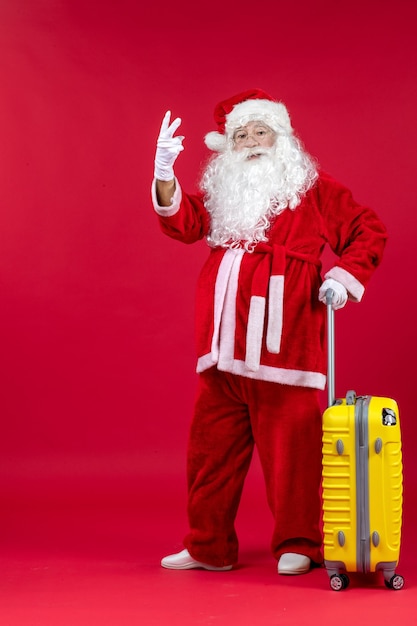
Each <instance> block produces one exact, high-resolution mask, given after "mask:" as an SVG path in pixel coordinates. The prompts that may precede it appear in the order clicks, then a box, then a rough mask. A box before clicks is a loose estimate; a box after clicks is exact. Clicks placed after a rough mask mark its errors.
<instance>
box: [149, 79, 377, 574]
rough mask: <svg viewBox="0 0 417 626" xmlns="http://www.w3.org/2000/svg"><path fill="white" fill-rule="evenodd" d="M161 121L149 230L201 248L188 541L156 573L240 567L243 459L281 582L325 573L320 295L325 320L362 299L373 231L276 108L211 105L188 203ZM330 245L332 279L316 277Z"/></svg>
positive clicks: (267, 100) (176, 139)
mask: <svg viewBox="0 0 417 626" xmlns="http://www.w3.org/2000/svg"><path fill="white" fill-rule="evenodd" d="M170 115H171V114H170V112H169V111H168V112H167V113H166V115H165V117H164V119H163V122H162V126H161V131H160V134H159V138H158V142H157V149H156V156H155V178H154V182H153V185H152V200H153V206H154V208H155V211H156V213H157V215H158V216H159V221H160V225H161V227H162V230H163V231H164V232H165V233H166V234H167V235H168V236H170V237H173V238H175V239H179V240H180V241H183V242H186V243H192V242H195V241H197V240H199V239H201V238H205V239H206V241H207V243H208V245H209V248H210V254H209V257H208V259H207V261H206V263H205V265H204V267H203V269H202V272H201V274H200V279H199V282H198V287H197V311H196V313H197V315H196V323H197V371H198V373H199V381H198V392H197V398H196V402H195V409H194V416H193V420H192V423H191V429H190V437H189V445H188V459H187V478H188V519H189V526H190V528H189V532H188V534H187V535H186V537H185V538H184V546H185V549H184V550H182V551H181V552H179V553H177V554H172V555H169V556H167V557H165V558H163V559H162V561H161V565H162V566H163V567H166V568H169V569H192V568H203V569H207V570H213V571H222V570H229V569H231V568H232V567H233V565H234V564H236V563H237V560H238V538H237V535H236V531H235V525H234V522H235V517H236V513H237V509H238V505H239V501H240V497H241V493H242V489H243V485H244V480H245V477H246V474H247V472H248V469H249V466H250V462H251V458H252V453H253V450H254V446H255V445H256V447H257V450H258V453H259V458H260V461H261V465H262V469H263V473H264V478H265V485H266V492H267V499H268V504H269V506H270V509H271V511H272V514H273V518H274V530H273V535H272V540H271V550H272V554H273V555H274V557H275V558H276V559H277V561H278V572H279V573H280V574H301V573H305V572H307V571H308V570H309V569H310V568H311V567H312V566H313V565H317V564H320V563H321V562H322V554H321V544H322V537H321V532H320V498H319V487H320V480H321V411H320V405H319V398H318V391H319V390H321V389H323V388H324V387H325V384H326V358H325V349H324V348H325V346H324V335H325V333H324V328H325V307H324V306H323V304H322V303H323V302H324V300H325V294H326V291H327V290H328V288H331V289H332V291H333V302H332V305H333V308H340V307H342V306H344V305H345V304H346V302H347V301H348V300H351V301H353V302H359V301H360V300H361V298H362V296H363V293H364V290H365V287H366V285H367V284H368V281H369V279H370V277H371V275H372V273H373V271H374V270H375V268H376V267H377V265H378V264H379V262H380V260H381V257H382V253H383V249H384V245H385V241H386V232H385V228H384V226H383V225H382V223H381V222H380V220H379V219H378V217H377V215H376V214H375V213H374V212H373V211H372V210H371V209H369V208H367V207H364V206H362V205H360V204H359V203H357V202H356V201H355V200H354V199H353V197H352V194H351V193H350V191H349V190H348V189H346V187H344V186H343V185H341V184H339V183H338V182H336V181H335V180H334V179H333V178H331V177H330V176H328V175H327V174H325V173H324V172H321V171H320V170H319V168H318V167H317V165H316V163H315V161H314V160H313V159H312V158H311V157H310V156H309V155H308V154H307V153H306V151H305V150H304V148H303V146H302V144H301V142H300V141H299V139H298V138H297V137H296V136H295V134H294V132H293V128H292V125H291V121H290V117H289V114H288V111H287V109H286V107H285V106H284V104H282V103H281V102H277V101H276V100H274V99H273V98H271V96H269V95H268V94H266V93H265V92H263V91H261V90H259V89H253V90H249V91H246V92H244V93H241V94H238V95H237V96H234V97H232V98H229V99H227V100H225V101H223V102H221V103H220V104H218V105H217V107H216V108H215V113H214V117H215V121H216V124H217V129H216V130H215V131H213V132H210V133H208V134H207V135H206V137H205V142H206V145H207V147H208V148H209V149H210V150H212V151H213V152H214V153H215V154H214V156H213V157H212V158H211V159H210V160H209V162H208V164H207V166H206V168H205V171H204V174H203V176H202V180H201V186H200V190H199V191H198V193H196V194H194V195H190V194H187V193H185V192H184V191H183V190H182V188H181V186H180V184H179V182H178V180H177V179H176V177H175V175H174V170H173V165H174V162H175V160H176V158H177V157H178V155H179V153H180V152H181V151H182V150H183V145H182V141H183V139H184V137H182V136H180V135H175V132H176V131H177V129H178V128H179V126H180V123H181V120H180V119H179V118H177V119H175V120H174V121H173V122H172V123H170ZM326 245H329V246H330V248H331V249H332V250H333V252H334V253H335V254H336V255H337V257H338V261H337V263H336V264H335V266H334V267H333V268H332V269H330V271H328V272H327V273H326V275H325V277H324V278H325V280H324V282H323V281H322V279H321V261H320V257H321V254H322V252H323V249H324V247H325V246H326Z"/></svg>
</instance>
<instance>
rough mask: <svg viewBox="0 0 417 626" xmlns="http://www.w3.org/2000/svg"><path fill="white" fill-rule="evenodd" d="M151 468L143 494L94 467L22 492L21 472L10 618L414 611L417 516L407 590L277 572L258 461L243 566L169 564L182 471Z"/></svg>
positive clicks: (248, 617)
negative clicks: (86, 476)
mask: <svg viewBox="0 0 417 626" xmlns="http://www.w3.org/2000/svg"><path fill="white" fill-rule="evenodd" d="M144 478H145V480H144V483H146V485H147V486H148V487H149V486H151V487H152V495H150V491H151V489H149V488H148V487H146V486H143V485H142V488H141V489H138V492H137V495H136V496H135V495H134V490H133V489H132V486H133V485H134V484H135V480H134V479H133V480H131V481H130V482H129V481H126V482H127V484H124V483H123V480H122V479H120V481H119V485H117V481H116V483H113V484H112V485H111V486H109V489H108V491H107V492H106V490H105V489H104V487H105V483H106V481H103V484H102V485H100V481H98V480H97V477H96V478H95V488H94V489H93V482H92V481H91V482H89V481H84V482H83V483H81V482H79V483H78V487H77V485H75V484H74V485H72V487H74V489H72V488H71V485H70V484H69V483H68V482H67V483H65V485H64V487H63V489H62V490H61V492H59V490H53V489H50V491H49V492H48V490H46V489H45V490H44V491H43V492H41V491H40V490H39V491H38V493H36V490H32V495H29V494H26V495H25V497H23V495H22V494H23V490H22V485H21V484H20V483H19V484H20V495H19V494H17V495H16V493H15V494H14V496H13V495H10V494H9V495H8V496H7V497H6V500H7V506H5V507H4V508H3V513H2V523H1V537H0V550H1V557H0V567H1V583H0V624H1V626H23V625H25V626H49V625H53V626H84V625H85V626H124V625H132V626H133V625H135V626H137V625H143V626H152V625H161V624H170V625H171V624H175V625H176V624H184V625H190V626H191V625H193V626H194V625H198V624H210V625H211V624H219V625H223V624H228V625H229V624H231V625H236V626H245V625H248V626H249V625H251V626H253V625H271V626H277V625H281V624H282V625H285V626H290V625H294V626H299V625H302V624H307V623H310V621H311V620H313V619H314V620H315V622H317V623H319V624H322V625H325V624H329V625H330V624H338V625H340V626H343V625H346V626H347V625H348V624H349V626H351V625H352V624H355V625H356V626H360V625H362V624H367V625H369V624H387V625H388V624H390V625H391V624H392V625H394V624H404V625H411V624H412V625H413V626H415V624H416V623H417V575H416V572H415V567H414V559H413V558H412V554H413V553H412V551H413V550H414V552H415V549H414V545H413V544H414V536H413V533H412V528H411V526H410V524H408V527H407V525H405V529H404V534H403V551H402V555H401V560H400V566H399V568H398V572H399V573H401V574H402V575H403V576H404V577H405V579H406V586H405V588H404V589H403V590H402V591H397V592H395V591H390V590H388V589H386V588H385V586H384V585H383V582H382V581H381V579H380V578H375V577H373V576H371V577H369V578H367V579H363V578H361V577H359V576H351V584H350V586H349V588H348V589H347V590H345V591H342V592H334V591H331V590H330V588H329V583H328V577H327V573H326V571H325V570H323V569H319V570H314V571H312V572H310V573H309V574H307V575H304V576H299V577H282V576H278V575H277V573H276V569H275V568H276V566H275V562H274V560H273V559H272V557H271V556H270V554H269V551H268V544H269V531H270V524H271V520H270V516H269V512H268V511H267V509H266V506H265V503H264V499H263V486H262V484H261V482H260V480H259V477H258V476H257V474H256V470H255V471H254V472H252V475H250V476H249V479H248V482H247V486H246V490H245V493H244V497H243V501H242V505H241V509H240V513H239V518H238V521H237V526H238V532H239V536H240V540H241V558H240V564H239V567H238V568H237V569H236V570H233V571H231V572H224V573H212V572H205V571H185V572H174V571H168V570H164V569H162V568H161V567H160V566H159V560H160V558H161V556H163V555H164V554H166V553H169V552H171V551H176V550H177V549H181V537H182V535H183V532H184V530H185V516H184V512H183V505H184V501H183V497H184V489H183V477H182V476H181V475H180V474H177V475H172V474H171V476H169V475H168V476H153V477H150V476H146V477H142V480H143V479H144ZM28 484H29V482H28ZM138 484H139V482H138ZM97 485H100V489H97ZM18 486H19V485H18ZM118 487H119V488H118ZM17 491H19V489H17ZM411 523H413V522H411Z"/></svg>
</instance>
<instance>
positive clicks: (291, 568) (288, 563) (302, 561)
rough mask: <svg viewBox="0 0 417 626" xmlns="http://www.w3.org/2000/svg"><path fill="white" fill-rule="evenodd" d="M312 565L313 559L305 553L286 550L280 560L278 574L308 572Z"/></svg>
mask: <svg viewBox="0 0 417 626" xmlns="http://www.w3.org/2000/svg"><path fill="white" fill-rule="evenodd" d="M310 567H311V560H310V559H309V558H308V556H304V555H303V554H296V553H295V552H286V553H285V554H283V555H282V556H281V558H280V560H279V561H278V574H287V575H294V574H306V573H307V572H308V571H309V569H310Z"/></svg>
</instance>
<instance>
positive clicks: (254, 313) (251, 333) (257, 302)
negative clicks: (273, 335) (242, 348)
mask: <svg viewBox="0 0 417 626" xmlns="http://www.w3.org/2000/svg"><path fill="white" fill-rule="evenodd" d="M264 319H265V298H263V297H262V296H252V298H251V299H250V306H249V317H248V326H247V330H246V356H245V363H246V365H247V367H248V368H249V369H250V370H252V371H253V372H256V371H257V370H258V369H259V364H260V362H261V350H262V337H263V331H264Z"/></svg>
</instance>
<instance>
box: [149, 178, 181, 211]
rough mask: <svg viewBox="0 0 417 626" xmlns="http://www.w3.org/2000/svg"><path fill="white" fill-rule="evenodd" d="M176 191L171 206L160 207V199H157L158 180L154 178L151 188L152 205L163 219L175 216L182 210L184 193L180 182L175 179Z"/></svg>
mask: <svg viewBox="0 0 417 626" xmlns="http://www.w3.org/2000/svg"><path fill="white" fill-rule="evenodd" d="M174 180H175V191H174V195H173V196H172V198H171V203H172V204H171V205H170V206H160V205H159V204H158V198H157V197H156V179H155V178H154V179H153V181H152V187H151V196H152V204H153V208H154V210H155V212H156V213H158V215H160V216H161V217H171V216H172V215H175V214H176V213H178V211H179V210H180V204H181V200H182V191H181V187H180V184H179V182H178V180H177V179H176V178H175V179H174Z"/></svg>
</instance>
